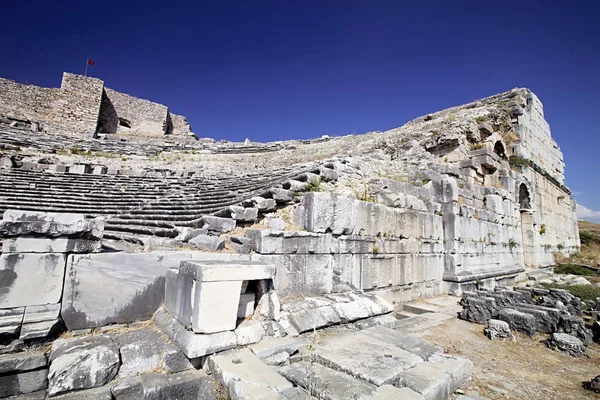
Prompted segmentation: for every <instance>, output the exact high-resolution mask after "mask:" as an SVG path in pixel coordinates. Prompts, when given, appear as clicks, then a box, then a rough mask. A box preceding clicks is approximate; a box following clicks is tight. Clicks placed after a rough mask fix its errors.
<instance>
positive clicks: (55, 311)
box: [20, 304, 60, 340]
mask: <svg viewBox="0 0 600 400" xmlns="http://www.w3.org/2000/svg"><path fill="white" fill-rule="evenodd" d="M59 323H60V304H47V305H43V306H27V307H25V316H24V317H23V326H22V327H21V334H20V338H21V339H24V340H25V339H36V338H43V337H48V336H49V335H50V334H52V332H53V330H54V329H55V328H56V327H57V325H58V324H59Z"/></svg>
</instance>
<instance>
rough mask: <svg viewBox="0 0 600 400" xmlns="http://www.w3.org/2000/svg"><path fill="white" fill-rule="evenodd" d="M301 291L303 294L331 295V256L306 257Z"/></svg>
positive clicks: (316, 255)
mask: <svg viewBox="0 0 600 400" xmlns="http://www.w3.org/2000/svg"><path fill="white" fill-rule="evenodd" d="M305 262H306V263H305V265H304V274H303V275H304V283H303V291H304V292H305V293H316V294H323V293H331V290H332V285H333V265H332V264H333V257H332V256H331V255H324V254H314V255H310V254H308V255H306V257H305Z"/></svg>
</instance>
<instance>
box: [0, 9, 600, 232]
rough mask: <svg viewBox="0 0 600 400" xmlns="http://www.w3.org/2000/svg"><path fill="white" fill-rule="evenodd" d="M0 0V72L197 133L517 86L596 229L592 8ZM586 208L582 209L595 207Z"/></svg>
mask: <svg viewBox="0 0 600 400" xmlns="http://www.w3.org/2000/svg"><path fill="white" fill-rule="evenodd" d="M56 4H57V3H55V2H49V1H43V2H42V1H22V0H16V1H15V0H4V1H3V16H4V18H3V21H2V24H0V35H1V37H3V38H4V39H5V40H3V49H2V57H0V76H2V77H5V78H10V79H14V80H16V81H19V82H29V83H32V84H36V85H40V86H54V87H56V86H58V85H59V84H60V77H61V73H62V72H63V71H69V72H75V73H83V70H84V67H85V60H86V57H88V56H89V57H91V58H92V60H94V61H95V63H96V64H95V65H94V66H92V67H90V71H89V73H90V75H92V76H95V77H99V78H101V79H103V80H104V81H105V83H106V85H107V86H108V87H110V88H112V89H115V90H118V91H121V92H125V93H129V94H132V95H135V96H137V97H142V98H147V99H150V100H153V101H156V102H160V103H164V104H166V105H168V106H169V108H170V109H171V110H172V111H173V112H175V113H177V114H183V115H185V116H187V118H188V120H189V122H190V123H191V125H192V127H193V130H194V132H196V133H197V134H198V135H199V136H200V137H205V136H208V137H213V138H216V139H228V140H235V141H241V140H244V139H245V138H250V139H251V140H254V141H271V140H281V139H291V138H311V137H318V136H321V135H323V134H330V135H332V134H334V135H341V134H347V133H355V132H356V133H361V132H368V131H373V130H386V129H390V128H393V127H397V126H400V125H402V124H404V123H405V122H407V121H409V120H411V119H413V118H415V117H418V116H420V115H423V114H426V113H428V112H434V111H438V110H441V109H443V108H446V107H449V106H453V105H458V104H462V103H465V102H469V101H472V100H474V99H477V98H481V97H486V96H489V95H492V94H495V93H498V92H502V91H505V90H508V89H511V88H513V87H529V88H530V89H532V90H533V91H534V92H535V93H536V94H537V95H538V96H539V97H540V99H541V100H542V102H543V103H544V105H545V110H546V119H547V120H548V121H549V123H550V126H551V128H552V134H553V137H554V138H555V140H556V141H557V142H558V143H559V145H560V146H561V148H562V150H563V152H564V156H565V161H566V164H567V172H566V175H567V184H568V185H569V187H570V188H571V189H572V191H573V192H574V193H575V198H576V199H577V200H578V202H579V203H580V204H582V205H583V206H585V207H587V208H588V209H589V210H590V213H588V218H589V219H595V220H596V221H600V184H599V183H600V179H599V178H598V172H599V168H598V167H599V166H600V162H599V161H598V160H599V156H600V154H599V150H600V136H599V135H598V128H597V127H598V117H597V115H598V113H599V111H600V96H599V95H598V93H600V78H599V71H600V23H598V19H599V17H600V2H596V1H577V0H575V1H568V2H567V1H553V2H549V1H533V0H531V1H523V2H516V3H514V2H512V3H511V2H497V1H494V2H491V1H488V2H486V1H453V2H449V1H420V2H402V1H370V2H367V1H302V2H286V1H255V2H249V1H240V2H231V1H222V2H201V1H193V2H192V1H189V2H188V1H179V2H164V1H161V2H158V1H154V0H149V1H145V2H143V6H140V5H139V4H140V3H138V2H128V1H123V0H122V1H119V2H115V1H111V0H103V1H97V2H87V1H81V0H79V1H70V0H68V1H61V2H60V6H58V5H56ZM595 210H596V211H595Z"/></svg>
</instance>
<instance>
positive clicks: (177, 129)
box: [168, 112, 192, 135]
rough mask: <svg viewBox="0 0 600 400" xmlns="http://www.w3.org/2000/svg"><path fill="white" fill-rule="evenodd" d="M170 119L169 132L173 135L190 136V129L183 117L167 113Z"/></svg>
mask: <svg viewBox="0 0 600 400" xmlns="http://www.w3.org/2000/svg"><path fill="white" fill-rule="evenodd" d="M169 117H170V118H171V124H172V129H171V132H168V133H172V134H174V135H191V134H192V127H191V126H190V124H189V123H188V121H187V119H186V118H185V117H184V116H183V115H177V114H173V113H171V112H169Z"/></svg>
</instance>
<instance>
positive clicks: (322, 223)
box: [303, 192, 354, 235]
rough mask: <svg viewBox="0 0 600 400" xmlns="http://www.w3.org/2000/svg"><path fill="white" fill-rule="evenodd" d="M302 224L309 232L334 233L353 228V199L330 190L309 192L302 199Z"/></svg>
mask: <svg viewBox="0 0 600 400" xmlns="http://www.w3.org/2000/svg"><path fill="white" fill-rule="evenodd" d="M303 204H304V215H303V226H304V228H306V230H308V231H309V232H317V233H325V232H328V231H329V232H331V233H333V234H334V235H342V234H351V233H352V231H353V230H354V224H353V222H354V217H353V213H354V200H353V199H352V198H350V197H348V196H342V195H338V194H335V193H332V192H311V193H307V194H306V195H305V196H304V199H303Z"/></svg>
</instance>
